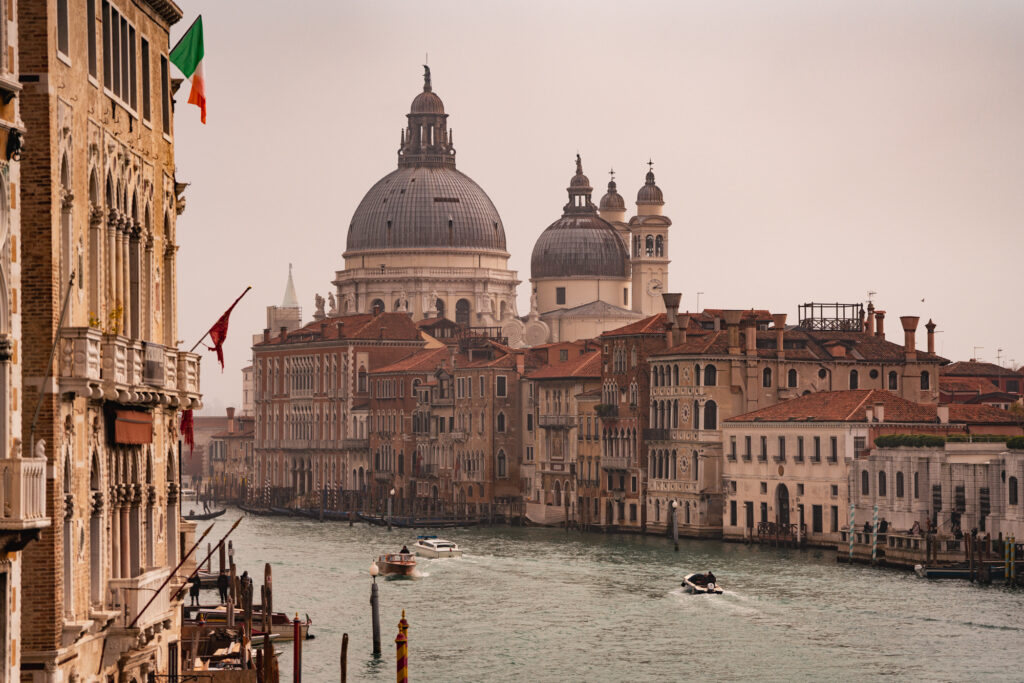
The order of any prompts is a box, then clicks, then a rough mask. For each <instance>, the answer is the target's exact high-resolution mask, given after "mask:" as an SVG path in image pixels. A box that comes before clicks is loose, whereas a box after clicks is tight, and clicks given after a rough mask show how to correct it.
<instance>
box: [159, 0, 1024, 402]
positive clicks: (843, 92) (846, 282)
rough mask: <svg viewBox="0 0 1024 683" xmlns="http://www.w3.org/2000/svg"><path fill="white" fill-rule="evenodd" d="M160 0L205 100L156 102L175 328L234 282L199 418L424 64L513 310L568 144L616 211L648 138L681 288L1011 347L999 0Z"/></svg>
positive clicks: (382, 140) (1018, 103)
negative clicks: (190, 34)
mask: <svg viewBox="0 0 1024 683" xmlns="http://www.w3.org/2000/svg"><path fill="white" fill-rule="evenodd" d="M177 1H178V3H179V6H180V7H181V8H182V9H183V10H184V12H185V17H184V18H183V19H182V21H181V22H180V23H179V24H178V25H177V26H176V27H174V30H173V31H172V36H171V40H172V44H173V42H174V41H176V40H177V39H178V38H179V37H180V36H181V34H182V33H183V32H184V31H185V30H186V29H187V28H188V26H189V25H190V24H191V23H192V20H193V19H194V17H195V15H196V14H197V13H202V15H203V25H204V31H205V41H206V61H205V68H206V76H207V99H208V118H207V125H205V126H203V125H201V124H200V123H199V114H198V109H196V108H195V107H194V106H190V105H188V104H186V100H187V99H188V84H187V83H186V84H184V85H183V86H182V89H181V90H180V91H179V92H178V94H177V98H176V99H177V105H176V112H175V121H174V126H175V130H174V133H175V135H174V139H175V149H176V152H175V153H176V162H177V175H178V180H179V181H185V182H189V183H191V184H190V186H189V187H188V189H187V190H186V193H185V195H186V200H187V208H186V211H185V212H184V214H182V215H181V216H180V217H179V218H178V226H177V236H178V242H179V245H180V250H179V252H178V258H179V260H178V326H179V336H180V337H181V338H182V341H181V345H182V346H183V347H185V348H189V347H191V346H192V344H194V343H195V341H196V340H197V339H199V337H200V336H201V335H202V334H203V333H204V332H205V331H206V330H207V329H208V328H209V327H210V326H211V325H212V324H213V322H214V321H215V320H216V319H217V317H218V316H219V315H220V314H221V313H222V312H223V310H224V309H225V308H227V306H228V305H230V303H231V302H232V301H233V300H234V299H235V298H236V297H237V296H238V294H239V293H241V292H242V290H243V289H245V287H246V286H247V285H251V286H252V287H253V289H252V291H251V292H250V293H249V294H248V295H247V296H246V297H245V298H244V299H243V300H242V302H241V303H240V304H239V306H238V307H237V308H236V309H235V311H234V313H233V315H232V317H231V327H230V331H229V334H228V341H227V344H226V346H225V357H226V369H225V370H224V372H221V370H220V368H219V366H218V365H217V363H216V358H215V356H214V355H213V354H212V353H209V354H206V356H205V357H204V362H203V372H202V389H203V393H204V403H205V406H206V407H205V409H204V413H206V414H222V412H223V409H224V407H225V406H228V405H236V406H238V405H240V401H241V372H240V370H241V368H242V367H244V366H245V365H246V364H247V363H248V362H249V359H250V357H251V350H250V347H251V339H252V334H254V333H259V332H261V331H262V329H263V328H264V327H265V325H266V306H268V305H275V304H280V303H281V299H282V296H283V294H284V288H285V282H286V278H287V273H288V264H289V263H292V264H294V278H295V287H296V290H297V292H298V296H299V300H300V303H301V304H302V306H303V314H304V321H308V320H309V318H310V316H311V314H312V312H313V310H314V306H313V299H314V295H315V294H317V293H319V294H321V295H323V296H326V295H327V293H328V291H330V290H331V289H332V286H331V284H330V282H331V280H332V279H333V276H334V272H335V271H336V270H339V269H340V268H341V267H342V265H343V261H342V256H341V255H342V252H343V251H344V248H345V235H346V230H347V226H348V224H349V221H350V219H351V217H352V213H353V212H354V210H355V208H356V206H357V205H358V203H359V201H360V200H361V199H362V197H363V195H364V194H365V193H366V191H367V190H369V188H370V187H371V186H372V185H373V184H374V183H375V182H376V181H377V180H378V179H380V178H381V177H382V176H384V175H385V174H387V173H389V172H390V171H392V170H393V169H394V168H395V167H396V164H397V148H398V144H399V133H400V131H401V129H402V127H403V125H404V123H405V114H406V113H407V112H408V111H409V104H410V103H411V101H412V99H413V97H415V96H416V94H417V93H419V92H420V90H421V89H422V84H423V80H422V73H423V68H422V64H423V63H424V61H425V60H429V64H430V68H431V73H432V76H433V86H434V92H435V93H437V94H438V95H439V96H440V97H441V98H442V99H443V101H444V103H445V110H446V112H447V113H448V114H449V118H448V124H449V127H450V128H451V129H452V130H453V132H454V140H455V145H456V149H457V153H458V156H457V163H458V168H459V169H460V170H461V171H463V172H464V173H466V174H467V175H469V176H470V177H471V178H473V179H474V180H475V181H476V182H477V183H478V184H479V185H480V186H481V187H483V188H484V190H485V191H486V192H487V193H488V195H489V196H490V198H491V199H492V201H493V202H494V204H495V206H496V207H497V209H498V211H499V213H500V214H501V217H502V221H503V223H504V225H505V233H506V237H507V243H508V250H509V252H510V253H511V258H510V260H509V267H510V268H511V269H513V270H516V271H518V276H519V279H520V280H521V281H522V282H523V284H521V285H520V286H519V309H520V310H521V311H526V310H528V309H529V302H528V298H529V285H528V283H529V275H530V273H529V269H530V254H531V251H532V249H533V244H534V242H535V240H536V239H537V237H538V236H539V235H540V233H541V232H542V231H543V230H544V228H546V227H547V226H548V225H549V224H551V223H552V222H553V221H555V220H556V219H557V218H558V217H559V216H560V215H561V210H562V206H563V204H564V203H565V201H566V194H565V188H566V186H567V185H568V181H569V178H570V177H571V176H572V175H573V173H574V170H575V169H574V158H575V155H576V153H577V152H579V153H580V154H581V155H582V158H583V166H584V171H585V172H586V173H587V174H588V176H589V177H590V179H591V184H592V185H593V186H594V188H595V200H596V199H597V198H598V197H599V196H600V195H601V194H603V193H604V188H605V186H606V184H607V181H608V177H609V176H608V171H609V170H610V169H612V168H614V169H615V172H616V181H617V183H618V188H619V192H620V193H621V194H622V195H623V196H624V197H625V198H626V200H627V206H628V207H630V208H632V202H633V200H634V199H635V196H636V191H637V190H638V189H639V187H640V186H641V185H642V184H643V179H644V174H645V173H646V171H647V165H646V163H647V161H648V160H653V162H654V171H655V173H656V176H657V182H658V185H659V187H661V189H662V190H663V192H664V195H665V202H666V204H665V207H664V208H665V213H666V215H668V216H669V217H670V218H671V219H672V222H673V225H672V228H671V232H670V237H669V250H668V253H669V256H670V257H671V259H672V264H671V266H670V272H669V283H668V286H667V287H666V290H667V291H679V292H682V293H683V299H682V308H683V309H684V310H695V309H696V308H697V306H698V296H699V306H700V307H701V308H705V307H712V308H766V309H770V310H772V311H773V312H785V313H788V314H789V316H790V322H793V321H794V320H795V318H796V311H797V306H798V305H800V304H802V303H806V302H810V301H819V302H821V301H830V302H831V301H840V302H848V303H856V302H865V303H866V301H867V298H868V292H876V294H874V295H873V299H874V301H875V304H876V306H878V307H879V308H882V309H884V310H886V311H887V313H888V315H887V318H888V324H887V326H886V331H887V334H888V337H889V339H891V340H893V341H897V342H900V343H902V333H901V329H900V325H899V320H898V318H899V316H901V315H917V316H920V317H921V325H922V327H921V328H919V334H918V341H919V344H921V345H923V343H924V332H923V324H924V323H925V322H926V321H927V320H928V319H929V318H932V319H934V320H935V322H936V323H937V324H938V330H939V333H938V334H937V337H936V339H937V342H936V344H937V349H936V350H937V351H938V352H939V353H940V354H942V355H944V356H946V357H947V358H950V359H952V360H966V359H969V358H972V357H977V358H979V359H980V360H984V361H989V362H996V360H997V358H998V359H999V360H1000V361H1001V362H1002V363H1003V364H1005V365H1008V364H1010V363H1011V362H1013V363H1014V364H1015V365H1020V364H1024V316H1022V315H1020V314H1019V313H1018V309H1019V305H1018V304H1017V303H1015V300H1016V299H1015V294H1016V292H1017V291H1018V289H1019V286H1018V282H1019V275H1020V272H1021V266H1020V264H1021V256H1022V253H1024V251H1022V246H1024V238H1022V236H1021V235H1022V231H1021V227H1022V226H1021V223H1022V217H1024V191H1022V187H1021V180H1022V178H1024V125H1022V121H1024V3H1020V2H1017V1H1006V2H996V1H985V0H982V1H978V0H972V1H964V2H948V1H944V0H906V1H903V2H896V3H894V2H891V0H884V1H877V2H876V1H874V0H835V1H828V2H822V1H821V0H807V1H801V0H773V1H772V2H760V3H759V2H751V1H749V0H745V1H742V2H741V1H739V0H708V1H706V2H702V1H685V0H668V1H660V0H647V1H645V2H643V3H622V2H617V1H603V0H602V1H599V0H589V1H587V2H582V1H581V2H568V1H566V2H553V1H543V2H541V1H531V0H518V1H515V2H506V1H504V0H492V1H490V2H477V1H475V0H467V1H444V2H438V3H432V4H429V5H425V4H423V3H418V2H398V1H396V0H374V1H373V2H370V1H369V0H366V1H363V2H358V3H356V2H347V1H338V0H303V2H301V3H293V4H289V5H288V6H287V7H285V6H284V5H282V4H281V3H279V2H271V1H270V0H246V1H244V2H243V1H242V0H231V1H228V0H220V1H218V2H199V1H197V0H177ZM175 76H177V77H180V76H181V74H179V73H175ZM1007 302H1010V303H1007ZM1000 350H1001V351H1000Z"/></svg>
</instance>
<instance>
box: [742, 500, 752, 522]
mask: <svg viewBox="0 0 1024 683" xmlns="http://www.w3.org/2000/svg"><path fill="white" fill-rule="evenodd" d="M743 509H744V511H745V512H746V514H747V528H748V529H753V528H754V502H753V501H751V500H748V501H744V503H743Z"/></svg>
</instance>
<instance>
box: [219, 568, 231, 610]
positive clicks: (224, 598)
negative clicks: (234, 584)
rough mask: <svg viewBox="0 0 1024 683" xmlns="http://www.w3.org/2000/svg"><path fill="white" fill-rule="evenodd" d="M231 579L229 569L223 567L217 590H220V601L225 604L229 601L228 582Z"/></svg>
mask: <svg viewBox="0 0 1024 683" xmlns="http://www.w3.org/2000/svg"><path fill="white" fill-rule="evenodd" d="M230 581H231V580H230V579H229V578H228V573H227V571H226V570H224V569H221V570H220V575H219V576H218V577H217V590H218V591H220V601H221V604H224V605H226V604H227V603H228V583H229V582H230Z"/></svg>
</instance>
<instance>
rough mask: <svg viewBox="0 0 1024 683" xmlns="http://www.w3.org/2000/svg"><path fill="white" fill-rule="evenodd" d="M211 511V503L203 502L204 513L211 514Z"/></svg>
mask: <svg viewBox="0 0 1024 683" xmlns="http://www.w3.org/2000/svg"><path fill="white" fill-rule="evenodd" d="M209 511H210V504H209V503H207V502H206V501H205V500H204V501H203V512H209Z"/></svg>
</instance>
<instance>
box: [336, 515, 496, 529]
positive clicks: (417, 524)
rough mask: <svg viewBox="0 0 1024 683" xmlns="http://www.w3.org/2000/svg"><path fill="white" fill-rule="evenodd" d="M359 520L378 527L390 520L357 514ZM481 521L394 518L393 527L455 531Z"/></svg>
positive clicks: (392, 520)
mask: <svg viewBox="0 0 1024 683" xmlns="http://www.w3.org/2000/svg"><path fill="white" fill-rule="evenodd" d="M356 514H357V515H358V516H359V519H361V520H363V521H364V522H367V523H368V524H374V525H376V526H387V525H388V518H387V517H382V516H380V515H368V514H366V513H363V512H357V513H356ZM477 524H479V521H477V520H475V519H416V518H410V517H392V518H391V526H393V527H396V528H399V529H412V528H421V529H455V528H459V527H467V526H476V525H477Z"/></svg>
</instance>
